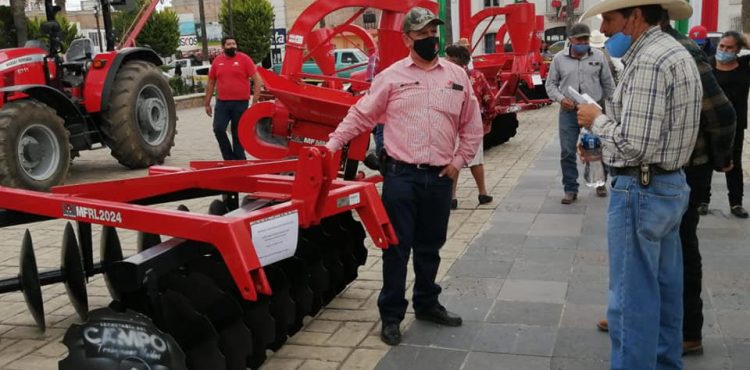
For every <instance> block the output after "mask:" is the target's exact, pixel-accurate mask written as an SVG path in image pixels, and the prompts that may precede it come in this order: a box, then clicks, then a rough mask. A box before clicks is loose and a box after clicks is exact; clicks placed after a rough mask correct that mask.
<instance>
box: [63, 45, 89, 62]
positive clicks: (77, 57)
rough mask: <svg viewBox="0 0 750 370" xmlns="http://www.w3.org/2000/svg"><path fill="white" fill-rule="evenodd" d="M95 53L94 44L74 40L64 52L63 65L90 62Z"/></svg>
mask: <svg viewBox="0 0 750 370" xmlns="http://www.w3.org/2000/svg"><path fill="white" fill-rule="evenodd" d="M95 53H96V50H95V49H94V42H93V41H91V40H90V39H75V40H73V42H71V43H70V46H69V47H68V50H67V51H66V52H65V63H64V65H65V64H69V63H84V62H86V61H89V60H91V58H92V57H93V56H94V54H95Z"/></svg>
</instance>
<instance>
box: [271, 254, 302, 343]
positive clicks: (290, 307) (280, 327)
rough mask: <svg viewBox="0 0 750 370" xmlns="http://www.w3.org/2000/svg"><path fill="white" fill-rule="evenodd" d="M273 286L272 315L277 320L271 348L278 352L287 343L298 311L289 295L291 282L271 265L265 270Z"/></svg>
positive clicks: (278, 269)
mask: <svg viewBox="0 0 750 370" xmlns="http://www.w3.org/2000/svg"><path fill="white" fill-rule="evenodd" d="M264 270H265V272H266V277H267V278H268V282H269V284H270V285H271V290H272V291H273V294H272V295H271V315H272V316H273V318H274V319H275V320H276V340H275V341H274V342H273V343H271V345H270V346H269V348H270V349H272V350H274V351H276V350H278V349H279V348H281V346H282V345H283V344H284V343H286V339H287V334H289V332H290V329H291V328H292V324H293V323H294V320H295V315H296V312H297V309H296V307H295V304H294V301H293V300H292V297H291V295H290V294H289V280H288V279H287V277H286V275H285V274H284V271H282V270H281V269H280V268H279V267H277V266H274V265H270V266H266V267H265V268H264Z"/></svg>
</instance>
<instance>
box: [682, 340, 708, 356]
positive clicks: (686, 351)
mask: <svg viewBox="0 0 750 370" xmlns="http://www.w3.org/2000/svg"><path fill="white" fill-rule="evenodd" d="M702 354H703V342H701V341H699V340H687V341H684V342H682V355H683V356H690V355H702Z"/></svg>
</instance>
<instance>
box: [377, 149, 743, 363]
mask: <svg viewBox="0 0 750 370" xmlns="http://www.w3.org/2000/svg"><path fill="white" fill-rule="evenodd" d="M724 183H725V181H724V176H719V175H717V176H715V177H714V183H713V189H714V202H713V204H712V206H713V207H714V208H715V209H712V210H711V214H710V215H708V216H705V217H703V218H702V219H701V223H700V227H699V236H700V240H701V250H702V252H703V263H704V314H705V321H706V322H705V325H704V336H705V339H704V346H705V354H704V355H703V356H695V357H686V358H685V368H686V369H694V370H715V369H736V370H739V369H750V297H749V296H748V292H749V291H750V273H748V271H750V270H749V269H748V266H749V265H750V246H748V244H747V240H748V237H750V228H748V221H747V220H740V219H737V218H735V217H733V216H731V215H730V214H729V211H728V206H726V205H725V204H724V202H726V200H724V199H725V198H724V197H723V196H720V195H719V194H721V195H723V194H725V192H726V186H725V184H724ZM559 184H560V169H559V144H558V142H557V140H550V141H549V144H548V145H547V146H546V147H545V148H544V150H543V151H542V152H541V153H540V154H539V155H538V156H537V158H536V159H535V160H534V162H533V163H532V164H531V166H530V167H529V168H528V169H527V170H526V171H525V172H524V173H523V175H522V176H521V177H520V179H519V180H518V183H517V184H516V186H515V187H514V188H513V190H512V191H511V192H510V193H509V194H508V196H507V197H506V198H505V199H504V200H503V201H502V202H500V204H499V205H498V206H497V209H496V211H495V212H494V213H493V215H492V217H491V218H490V220H489V222H488V223H487V224H486V225H485V226H484V227H483V229H482V230H481V232H480V233H479V234H478V235H477V237H476V238H474V239H473V240H472V241H471V243H470V244H469V247H468V248H467V249H466V251H465V252H464V253H463V254H462V255H461V256H459V258H458V259H457V260H456V262H455V263H454V264H453V266H452V267H451V268H450V270H449V271H448V274H447V275H448V276H447V277H446V278H445V279H444V281H443V283H442V285H443V287H444V293H443V296H442V301H443V303H444V304H445V305H446V306H447V307H448V308H449V309H451V310H454V311H456V312H457V313H460V314H461V315H462V316H463V317H464V320H465V321H464V325H463V326H462V327H460V328H445V327H439V326H437V325H434V324H431V323H425V322H415V323H413V324H412V325H411V327H410V328H409V329H408V330H407V331H406V332H405V333H404V336H403V344H402V345H400V346H397V347H392V348H391V349H390V350H389V352H388V354H387V355H386V356H385V358H384V359H383V360H382V361H380V363H379V365H378V366H377V369H379V370H386V369H403V368H404V367H405V366H407V364H408V367H409V369H410V370H419V369H430V370H436V369H463V370H474V369H477V370H482V369H508V370H547V369H571V370H574V369H575V370H589V369H591V370H603V369H608V368H609V363H608V359H609V348H610V345H609V336H608V335H607V334H605V333H601V332H599V331H597V330H596V328H595V321H596V320H597V319H598V318H603V317H604V314H605V309H606V303H607V273H608V267H607V266H608V265H607V263H608V262H607V251H606V238H605V232H606V215H607V211H606V208H607V202H608V200H607V199H603V198H597V197H596V195H595V194H594V192H593V191H591V190H590V189H587V188H585V187H583V186H582V187H581V190H582V191H581V193H580V194H579V196H580V197H579V200H578V201H577V202H576V203H574V204H573V205H568V206H566V205H561V204H560V198H561V197H562V195H563V193H562V190H561V186H560V185H559ZM746 186H747V185H746Z"/></svg>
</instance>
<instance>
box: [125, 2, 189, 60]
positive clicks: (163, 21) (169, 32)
mask: <svg viewBox="0 0 750 370" xmlns="http://www.w3.org/2000/svg"><path fill="white" fill-rule="evenodd" d="M143 5H144V1H143V0H139V1H138V5H137V6H136V8H135V9H133V10H130V11H124V12H117V13H115V14H114V16H113V17H112V23H113V25H114V29H115V35H118V39H119V40H121V41H122V39H123V37H124V34H125V32H126V31H127V30H128V28H130V25H131V24H133V21H134V20H135V16H136V15H137V14H138V9H140V8H141V7H142V6H143ZM179 23H180V21H179V19H178V17H177V13H175V12H174V11H173V10H171V9H164V10H162V11H160V12H154V13H153V14H152V15H151V17H150V18H149V19H148V22H146V25H145V26H144V27H143V29H142V30H141V33H139V34H138V37H137V38H136V39H135V41H136V43H137V44H138V45H139V46H146V45H148V46H149V47H151V48H152V49H154V51H155V52H156V53H157V54H159V55H161V56H163V57H166V56H170V55H172V54H174V53H175V52H176V51H177V47H178V46H179V43H180V24H179Z"/></svg>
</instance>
